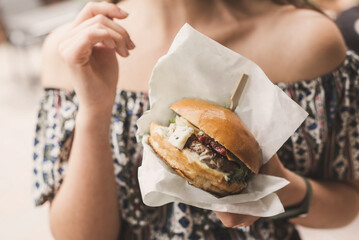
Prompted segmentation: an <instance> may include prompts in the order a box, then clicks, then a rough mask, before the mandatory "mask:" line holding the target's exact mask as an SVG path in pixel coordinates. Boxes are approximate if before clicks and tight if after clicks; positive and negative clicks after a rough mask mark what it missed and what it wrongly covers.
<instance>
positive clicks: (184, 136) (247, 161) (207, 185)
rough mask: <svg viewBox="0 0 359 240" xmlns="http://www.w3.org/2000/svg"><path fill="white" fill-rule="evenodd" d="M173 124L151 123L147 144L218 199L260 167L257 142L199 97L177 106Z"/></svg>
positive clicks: (227, 114)
mask: <svg viewBox="0 0 359 240" xmlns="http://www.w3.org/2000/svg"><path fill="white" fill-rule="evenodd" d="M171 110H173V111H174V112H175V113H176V117H175V118H173V119H171V120H170V124H169V126H162V125H159V124H157V123H152V124H151V127H150V136H149V138H148V141H149V144H150V145H151V147H152V148H153V149H154V151H155V152H156V153H157V154H158V155H159V156H160V157H161V158H162V159H163V160H164V161H165V162H166V163H167V165H169V166H170V167H171V168H172V169H174V170H175V171H176V172H177V173H178V174H179V175H180V176H182V177H183V178H184V179H186V180H187V181H188V182H189V183H190V184H192V185H194V186H196V187H198V188H201V189H203V190H205V191H207V192H210V193H212V194H214V195H216V196H218V197H224V196H227V195H231V194H235V193H239V192H240V191H242V190H243V189H244V188H246V186H247V181H248V179H249V178H250V176H251V175H252V174H257V173H258V171H259V168H260V166H261V163H262V153H261V149H260V147H259V144H258V142H257V141H256V139H255V138H254V136H253V135H252V134H251V132H250V131H249V130H248V129H247V128H246V126H245V125H244V124H243V122H242V121H241V119H240V118H239V117H238V116H237V115H236V114H235V113H234V112H232V111H231V110H229V109H227V108H224V107H222V106H219V105H216V104H213V103H210V102H207V101H204V100H201V99H195V98H187V99H183V100H180V101H178V102H176V103H174V104H173V105H172V106H171Z"/></svg>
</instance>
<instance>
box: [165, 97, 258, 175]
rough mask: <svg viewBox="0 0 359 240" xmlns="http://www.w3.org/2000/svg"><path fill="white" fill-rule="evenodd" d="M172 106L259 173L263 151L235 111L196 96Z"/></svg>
mask: <svg viewBox="0 0 359 240" xmlns="http://www.w3.org/2000/svg"><path fill="white" fill-rule="evenodd" d="M171 109H172V110H173V111H175V112H176V113H177V114H179V115H180V116H182V117H183V118H185V119H186V120H188V121H189V122H190V123H192V124H193V125H195V126H196V127H198V128H199V129H200V130H202V131H203V132H205V133H206V134H207V135H208V136H210V137H211V138H213V139H215V140H216V141H217V142H219V143H220V144H222V146H224V147H225V148H226V149H228V150H229V151H230V152H231V153H233V154H234V155H235V156H236V157H237V158H239V159H240V160H241V161H242V162H243V163H244V164H246V166H247V167H248V168H249V169H250V170H251V171H253V172H254V173H256V174H257V173H258V171H259V168H260V166H261V164H262V151H261V149H260V147H259V144H258V142H257V141H256V139H255V138H254V136H253V135H252V133H251V132H250V131H249V130H248V129H247V127H246V126H245V125H244V124H243V122H242V121H241V119H240V118H239V117H238V116H237V115H236V114H235V113H234V112H232V111H231V110H229V109H227V108H224V107H222V106H219V105H216V104H213V103H210V102H207V101H204V100H201V99H196V98H186V99H183V100H180V101H178V102H176V103H174V104H173V105H172V106H171Z"/></svg>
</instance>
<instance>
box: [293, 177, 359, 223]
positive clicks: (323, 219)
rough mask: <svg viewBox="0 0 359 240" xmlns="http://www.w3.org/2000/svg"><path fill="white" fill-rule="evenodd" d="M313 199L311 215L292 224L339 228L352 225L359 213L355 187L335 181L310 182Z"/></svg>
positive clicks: (357, 194) (358, 199)
mask: <svg viewBox="0 0 359 240" xmlns="http://www.w3.org/2000/svg"><path fill="white" fill-rule="evenodd" d="M310 183H311V185H312V188H313V198H312V203H311V207H310V209H309V213H308V214H307V216H305V217H302V218H293V219H291V222H293V223H296V224H299V225H302V226H305V227H312V228H338V227H343V226H346V225H348V224H349V223H351V222H352V221H353V220H354V219H355V218H356V216H357V215H358V212H359V193H358V191H357V190H356V189H354V188H353V187H351V186H349V185H347V184H345V183H341V182H334V181H320V182H319V181H313V180H310Z"/></svg>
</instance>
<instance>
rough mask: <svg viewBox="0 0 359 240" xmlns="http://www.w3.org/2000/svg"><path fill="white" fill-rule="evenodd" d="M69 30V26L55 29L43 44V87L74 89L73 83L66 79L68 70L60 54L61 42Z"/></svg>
mask: <svg viewBox="0 0 359 240" xmlns="http://www.w3.org/2000/svg"><path fill="white" fill-rule="evenodd" d="M68 29H69V24H65V25H63V26H61V27H59V28H57V29H55V30H54V31H53V32H52V33H50V34H49V35H48V36H47V37H46V39H45V41H44V43H43V46H42V71H41V82H42V86H43V87H51V88H63V89H72V84H71V81H70V80H69V79H68V78H66V77H65V76H66V73H65V69H66V68H65V66H64V63H63V61H62V59H61V57H60V55H59V52H58V45H59V42H60V41H61V38H62V37H63V36H64V34H65V33H66V31H68Z"/></svg>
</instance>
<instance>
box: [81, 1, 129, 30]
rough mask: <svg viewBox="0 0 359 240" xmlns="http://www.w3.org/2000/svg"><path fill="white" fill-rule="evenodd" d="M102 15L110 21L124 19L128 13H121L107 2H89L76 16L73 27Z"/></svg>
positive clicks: (119, 9)
mask: <svg viewBox="0 0 359 240" xmlns="http://www.w3.org/2000/svg"><path fill="white" fill-rule="evenodd" d="M100 14H101V15H103V16H106V17H108V18H110V19H113V18H118V19H124V18H126V17H127V16H128V13H127V12H125V11H123V10H122V9H121V8H119V7H118V6H116V5H115V4H111V3H107V2H100V3H99V2H89V3H87V4H86V6H85V7H84V8H83V10H82V11H81V12H80V13H79V14H78V15H77V17H76V19H75V21H74V25H75V26H76V25H79V24H80V23H82V22H83V21H86V20H87V19H90V18H93V17H94V16H96V15H100Z"/></svg>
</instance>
